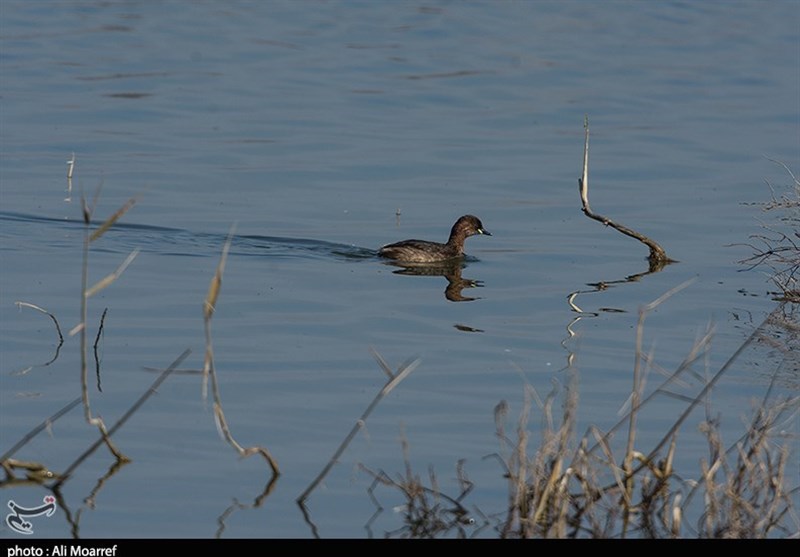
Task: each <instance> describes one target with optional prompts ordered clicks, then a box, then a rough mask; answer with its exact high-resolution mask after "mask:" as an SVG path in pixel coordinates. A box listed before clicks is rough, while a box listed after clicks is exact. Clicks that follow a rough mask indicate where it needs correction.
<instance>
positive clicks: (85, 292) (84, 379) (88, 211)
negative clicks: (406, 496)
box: [73, 187, 138, 461]
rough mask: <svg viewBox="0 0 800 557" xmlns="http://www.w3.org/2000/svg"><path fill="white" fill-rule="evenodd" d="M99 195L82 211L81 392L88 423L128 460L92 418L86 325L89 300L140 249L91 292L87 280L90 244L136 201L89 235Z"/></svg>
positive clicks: (99, 420) (97, 419)
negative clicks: (90, 205) (83, 226)
mask: <svg viewBox="0 0 800 557" xmlns="http://www.w3.org/2000/svg"><path fill="white" fill-rule="evenodd" d="M99 195H100V188H99V187H98V188H97V191H96V192H95V198H94V200H93V203H92V208H90V207H89V206H88V205H87V203H86V200H85V199H84V198H82V209H83V222H84V225H85V229H84V242H83V265H82V276H81V294H82V295H81V320H80V323H79V324H78V326H76V327H75V328H74V329H73V331H78V330H79V331H80V335H81V336H80V353H81V392H82V396H83V408H84V417H85V419H86V422H87V423H89V424H92V425H95V426H96V427H97V428H98V429H99V431H100V433H101V435H102V437H103V440H104V441H105V443H106V445H107V446H108V449H109V450H110V451H111V453H112V454H113V455H114V456H115V457H116V458H117V460H120V461H126V460H127V457H126V456H125V455H123V454H122V453H121V452H120V451H119V449H117V447H116V446H114V444H113V443H112V442H111V438H110V436H109V434H108V432H107V430H106V426H105V424H104V423H103V420H102V418H100V417H95V416H93V415H92V410H91V405H90V402H89V386H88V364H87V358H86V350H87V346H86V344H87V342H86V322H87V313H88V299H89V298H90V297H91V296H92V295H93V294H95V293H97V292H99V291H100V290H102V289H103V288H105V287H106V286H108V285H110V284H111V283H113V282H114V281H115V280H116V279H117V278H118V277H119V276H120V275H121V274H122V273H123V272H124V271H125V269H126V268H127V266H128V265H129V264H130V263H131V261H133V259H134V258H135V257H136V254H137V253H138V250H134V252H133V253H131V254H130V255H129V256H128V257H127V258H126V260H125V261H124V262H123V263H122V265H120V267H119V268H117V270H116V271H115V272H114V273H112V274H111V275H109V276H107V277H106V278H104V279H103V280H101V281H100V282H98V283H97V284H95V285H94V286H93V287H92V288H91V289H90V288H88V281H89V245H90V244H91V243H92V242H93V241H95V240H97V239H99V238H100V237H101V236H102V235H103V234H104V233H105V232H106V231H107V230H108V229H109V228H111V226H113V224H114V223H115V222H116V221H117V220H119V218H120V217H122V215H124V214H125V213H126V212H127V211H128V210H129V209H130V208H131V207H132V206H133V205H134V203H135V199H134V198H131V199H129V200H128V202H127V203H125V204H124V205H123V206H122V207H120V208H119V209H118V210H117V211H116V212H115V213H114V214H113V215H111V217H109V218H108V219H106V220H105V222H103V224H101V225H100V227H99V228H98V229H97V230H95V231H94V232H93V233H92V234H89V226H90V225H91V221H92V212H93V207H94V205H95V204H96V202H97V199H98V196H99Z"/></svg>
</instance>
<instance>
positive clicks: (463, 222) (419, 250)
mask: <svg viewBox="0 0 800 557" xmlns="http://www.w3.org/2000/svg"><path fill="white" fill-rule="evenodd" d="M475 234H485V235H487V236H491V233H490V232H489V231H487V230H485V229H484V228H483V224H482V223H481V221H480V219H479V218H478V217H475V216H473V215H464V216H463V217H461V218H459V219H458V220H457V221H456V223H455V224H454V225H453V228H452V229H451V230H450V238H449V239H448V240H447V243H446V244H440V243H439V242H428V241H426V240H403V241H402V242H397V243H394V244H389V245H386V246H383V247H382V248H381V249H380V250H379V251H378V255H380V256H381V257H386V258H388V259H394V260H395V261H398V262H402V263H435V262H440V261H446V260H448V259H457V258H461V257H463V256H464V241H465V240H466V239H467V238H469V237H470V236H474V235H475Z"/></svg>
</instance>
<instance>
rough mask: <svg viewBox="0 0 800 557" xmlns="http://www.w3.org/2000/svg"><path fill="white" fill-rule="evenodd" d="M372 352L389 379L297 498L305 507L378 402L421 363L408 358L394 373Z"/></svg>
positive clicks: (418, 360)
mask: <svg viewBox="0 0 800 557" xmlns="http://www.w3.org/2000/svg"><path fill="white" fill-rule="evenodd" d="M372 353H373V355H374V356H375V359H376V360H377V362H378V365H379V366H380V368H381V369H382V370H383V372H384V373H386V374H387V375H389V381H387V382H386V384H385V385H384V386H383V388H382V389H381V390H380V391H379V392H378V394H377V395H375V398H374V399H373V400H372V402H371V403H370V404H369V406H367V409H366V410H364V412H363V413H362V414H361V417H360V418H359V419H358V420H356V423H355V425H353V428H352V429H351V430H350V433H348V434H347V436H346V437H345V438H344V440H343V441H342V442H341V443H340V444H339V447H338V448H337V449H336V451H334V453H333V456H332V457H331V458H330V459H329V460H328V463H327V464H326V465H325V467H324V468H323V469H322V470H321V471H320V473H319V474H317V477H316V478H314V480H313V481H312V482H311V484H309V486H308V487H307V488H306V489H305V491H303V493H301V494H300V496H299V497H298V498H297V500H296V501H297V504H298V505H299V506H300V507H301V508H303V509H304V508H305V501H306V500H307V499H308V497H309V495H310V494H311V492H312V491H314V490H315V489H316V488H317V486H318V485H319V484H320V482H321V481H322V480H323V479H324V478H325V476H327V475H328V472H329V471H330V469H331V468H333V465H334V464H335V463H336V462H337V461H338V460H339V457H340V456H341V455H342V453H344V451H345V449H347V447H348V445H349V444H350V442H351V441H352V440H353V438H354V437H355V436H356V434H357V433H358V431H359V430H360V429H361V428H363V427H364V426H365V425H366V423H367V418H369V416H370V414H372V411H373V410H374V409H375V407H376V406H377V405H378V403H379V402H380V401H381V400H383V397H385V396H386V395H388V394H389V393H390V392H391V391H392V390H393V389H394V388H395V387H397V385H399V384H400V382H401V381H403V380H404V379H405V378H406V377H408V375H409V374H410V373H411V372H412V371H414V370H415V369H416V368H417V366H418V365H419V363H420V359H419V358H415V359H413V360H407V361H406V362H404V363H402V364H401V365H400V367H399V368H398V369H397V373H392V372H391V369H390V368H389V366H388V365H387V364H386V361H385V360H384V359H383V358H382V357H380V355H379V354H378V353H377V352H376V351H375V350H374V349H372Z"/></svg>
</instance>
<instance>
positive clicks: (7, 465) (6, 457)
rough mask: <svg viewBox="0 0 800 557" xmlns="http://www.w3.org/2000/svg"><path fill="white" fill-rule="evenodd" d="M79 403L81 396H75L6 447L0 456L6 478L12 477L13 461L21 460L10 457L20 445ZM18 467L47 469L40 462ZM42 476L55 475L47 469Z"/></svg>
mask: <svg viewBox="0 0 800 557" xmlns="http://www.w3.org/2000/svg"><path fill="white" fill-rule="evenodd" d="M80 403H81V397H78V398H76V399H75V400H73V401H72V402H70V403H69V404H67V405H66V406H64V407H63V408H61V410H59V411H58V412H56V413H55V414H53V415H52V416H50V417H49V418H47V419H45V420H44V421H43V422H42V423H40V424H39V425H37V426H36V427H34V428H33V429H32V430H31V431H29V432H28V433H26V434H25V435H24V436H23V437H22V439H20V440H19V441H17V442H16V444H14V446H13V447H11V448H10V449H8V451H6V452H5V454H3V456H0V465H1V466H2V467H3V469H4V470H5V471H6V476H7V479H11V478H13V477H14V474H13V469H14V468H16V467H17V466H16V465H15V463H18V462H21V461H13V460H12V459H11V457H12V456H13V455H14V454H15V453H16V452H17V451H18V450H20V449H21V448H22V447H24V446H25V445H27V444H28V442H29V441H30V440H31V439H33V438H34V437H36V436H37V435H39V433H41V432H42V431H44V430H45V429H49V428H50V427H51V426H52V425H53V423H55V422H56V420H58V419H59V418H61V416H63V415H64V414H66V413H68V412H69V411H70V410H72V409H73V408H75V407H76V406H78V405H79V404H80ZM20 467H21V468H25V469H28V470H30V469H37V470H47V468H46V467H45V466H44V465H42V464H39V465H37V466H33V467H30V466H27V465H26V466H20ZM44 476H45V477H44V478H43V479H51V478H54V477H56V475H55V473H52V472H49V471H48V472H47V473H45V474H44Z"/></svg>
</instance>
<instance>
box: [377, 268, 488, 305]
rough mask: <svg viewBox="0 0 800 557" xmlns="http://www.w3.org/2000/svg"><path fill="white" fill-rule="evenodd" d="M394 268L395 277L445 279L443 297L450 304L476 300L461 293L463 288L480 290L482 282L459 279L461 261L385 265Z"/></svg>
mask: <svg viewBox="0 0 800 557" xmlns="http://www.w3.org/2000/svg"><path fill="white" fill-rule="evenodd" d="M387 265H392V266H394V267H400V268H399V269H398V270H396V271H393V273H394V274H395V275H413V276H424V277H444V278H446V279H447V288H445V290H444V297H445V298H447V299H448V300H450V301H451V302H471V301H473V300H477V299H478V298H471V297H468V296H464V295H463V294H462V293H461V291H462V290H464V289H465V288H480V287H482V286H483V282H482V281H479V280H472V279H465V278H462V277H461V271H462V269H463V268H464V267H465V266H466V265H465V264H464V261H463V260H461V259H454V260H452V261H445V262H441V263H406V262H404V263H402V264H400V263H396V262H395V263H387Z"/></svg>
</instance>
